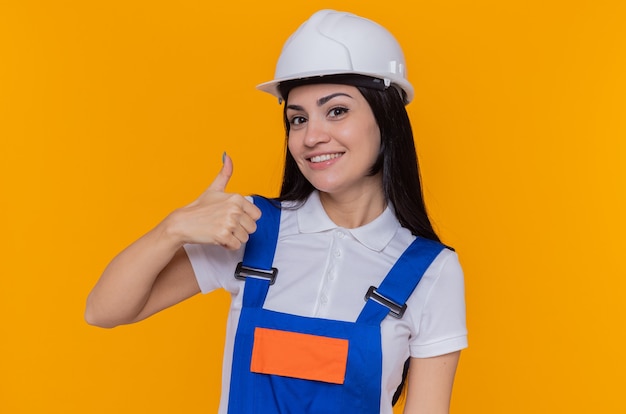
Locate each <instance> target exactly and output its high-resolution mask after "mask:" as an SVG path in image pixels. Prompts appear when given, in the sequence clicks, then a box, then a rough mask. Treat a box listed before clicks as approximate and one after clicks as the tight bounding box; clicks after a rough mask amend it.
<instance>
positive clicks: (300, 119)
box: [289, 115, 306, 126]
mask: <svg viewBox="0 0 626 414" xmlns="http://www.w3.org/2000/svg"><path fill="white" fill-rule="evenodd" d="M305 122H306V118H305V117H303V116H300V115H296V116H294V117H291V118H290V119H289V123H290V124H291V125H293V126H299V125H302V124H304V123H305Z"/></svg>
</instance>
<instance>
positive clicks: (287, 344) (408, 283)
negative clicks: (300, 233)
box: [228, 197, 444, 414]
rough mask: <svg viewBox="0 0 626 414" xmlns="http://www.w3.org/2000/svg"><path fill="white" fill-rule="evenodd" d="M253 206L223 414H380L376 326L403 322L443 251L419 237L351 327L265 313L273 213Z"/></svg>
mask: <svg viewBox="0 0 626 414" xmlns="http://www.w3.org/2000/svg"><path fill="white" fill-rule="evenodd" d="M254 202H255V205H257V206H258V207H259V208H260V209H261V211H262V216H261V219H259V221H258V222H257V231H256V232H255V233H254V234H252V235H251V237H250V240H249V241H248V243H247V246H246V251H245V254H244V258H243V262H242V263H240V264H239V265H238V266H237V270H236V272H235V276H236V277H237V278H239V279H245V287H244V293H243V295H244V296H243V307H242V310H241V316H240V318H239V324H238V328H237V334H236V336H235V345H234V354H233V365H232V373H231V384H230V393H229V403H228V413H229V414H251V413H263V414H270V413H271V414H273V413H281V414H286V413H293V414H303V413H310V414H314V413H320V414H321V413H323V414H332V413H359V414H368V413H371V414H379V413H380V395H381V376H382V351H381V335H380V323H381V322H382V320H383V319H384V318H385V317H386V316H387V315H388V314H391V315H392V316H395V317H402V314H403V313H404V310H405V309H406V305H405V303H406V300H407V299H408V297H409V296H410V295H411V293H412V292H413V290H414V289H415V287H416V286H417V284H418V283H419V281H420V279H421V277H422V275H423V274H424V272H425V271H426V269H427V268H428V266H430V263H431V262H432V261H433V260H434V258H435V257H436V256H437V255H438V254H439V253H440V252H441V250H442V249H443V248H444V246H443V245H442V244H440V243H437V242H434V241H431V240H427V239H423V238H420V237H418V238H417V239H416V240H415V241H414V242H413V243H412V244H411V245H410V246H409V247H408V248H407V249H406V251H405V252H404V253H403V254H402V256H400V258H399V259H398V260H397V262H396V263H395V264H394V266H393V268H392V269H391V270H390V271H389V273H388V274H387V276H386V277H385V279H384V280H383V282H382V283H381V284H380V286H379V287H378V288H375V287H373V286H372V287H371V288H370V289H369V291H368V292H367V294H366V295H365V301H364V307H363V310H362V311H361V313H360V315H359V317H358V318H357V320H356V322H345V321H337V320H328V319H319V318H312V317H302V316H296V315H290V314H285V313H281V312H275V311H271V310H266V309H263V304H264V302H265V297H266V295H267V292H268V290H269V288H270V285H271V284H273V282H274V278H275V277H276V276H277V270H276V269H273V268H272V264H273V260H274V251H275V249H276V242H277V239H278V228H279V224H280V209H279V208H277V207H276V206H274V205H273V204H272V202H271V201H269V200H266V199H264V198H260V197H255V200H254ZM363 293H365V292H363ZM355 294H359V293H358V292H357V293H355Z"/></svg>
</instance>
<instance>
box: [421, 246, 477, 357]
mask: <svg viewBox="0 0 626 414" xmlns="http://www.w3.org/2000/svg"><path fill="white" fill-rule="evenodd" d="M447 253H448V254H447V257H445V258H444V260H443V261H442V262H441V263H440V265H439V266H440V268H439V269H438V274H437V276H436V279H435V281H434V283H433V284H432V286H431V287H430V290H429V292H428V294H427V296H426V302H425V304H424V307H423V309H422V314H421V318H420V321H419V331H418V334H417V335H416V336H415V337H414V338H412V340H411V343H410V353H411V356H412V357H415V358H428V357H433V356H438V355H444V354H447V353H450V352H455V351H459V350H461V349H463V348H466V347H467V326H466V321H465V283H464V278H463V270H462V268H461V265H460V263H459V260H458V256H457V254H456V253H454V252H450V251H448V252H447ZM433 264H434V263H433Z"/></svg>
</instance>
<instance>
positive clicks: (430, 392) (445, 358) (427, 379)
mask: <svg viewBox="0 0 626 414" xmlns="http://www.w3.org/2000/svg"><path fill="white" fill-rule="evenodd" d="M460 355H461V351H457V352H452V353H450V354H445V355H440V356H436V357H432V358H411V365H410V368H409V374H408V384H407V385H408V388H407V397H406V405H405V406H404V413H405V414H448V413H449V411H450V397H451V396H452V384H453V383H454V375H455V373H456V367H457V365H458V362H459V356H460Z"/></svg>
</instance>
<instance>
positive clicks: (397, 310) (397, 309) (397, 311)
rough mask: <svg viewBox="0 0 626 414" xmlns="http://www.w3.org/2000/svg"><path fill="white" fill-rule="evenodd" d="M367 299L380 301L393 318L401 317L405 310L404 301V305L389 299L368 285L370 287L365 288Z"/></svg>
mask: <svg viewBox="0 0 626 414" xmlns="http://www.w3.org/2000/svg"><path fill="white" fill-rule="evenodd" d="M368 299H372V300H373V301H376V302H378V303H380V304H381V305H383V306H384V307H386V308H389V314H390V315H391V316H393V317H394V318H398V319H400V318H402V315H404V312H405V311H406V303H405V304H404V305H399V304H397V303H396V302H394V301H392V300H391V299H389V298H386V297H384V296H383V295H381V294H380V293H378V292H377V290H376V288H375V287H374V286H370V288H369V289H368V290H367V293H366V294H365V300H366V301H367V300H368Z"/></svg>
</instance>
